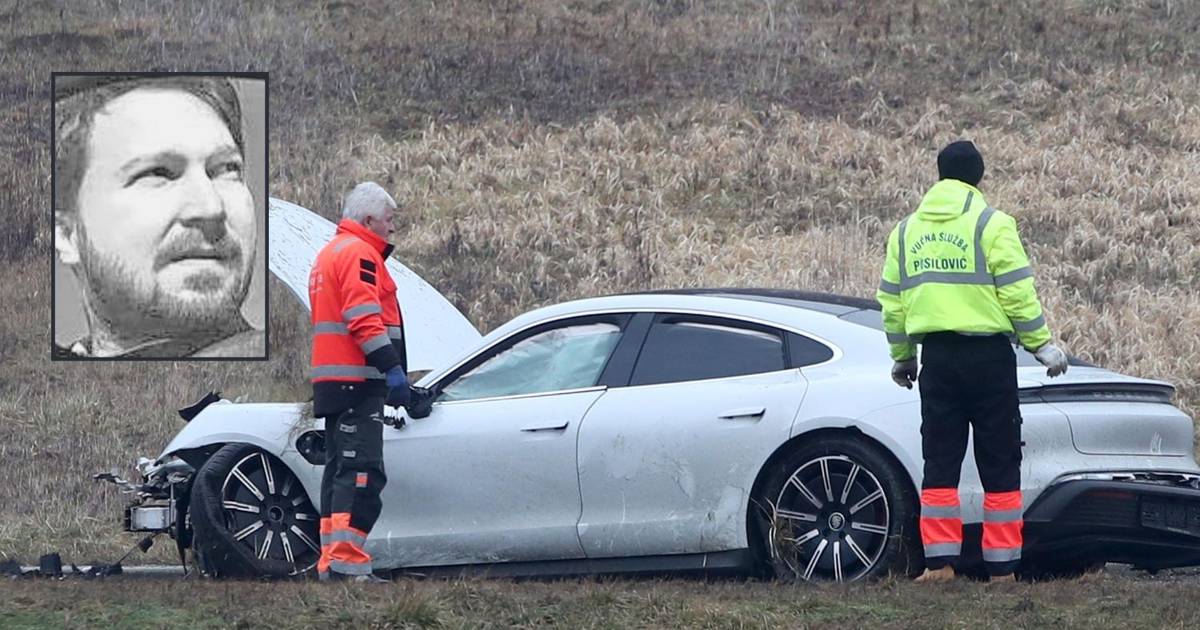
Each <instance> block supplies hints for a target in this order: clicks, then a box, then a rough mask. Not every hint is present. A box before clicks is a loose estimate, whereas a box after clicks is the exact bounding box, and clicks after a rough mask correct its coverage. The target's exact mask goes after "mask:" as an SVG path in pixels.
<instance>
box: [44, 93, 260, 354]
mask: <svg viewBox="0 0 1200 630" xmlns="http://www.w3.org/2000/svg"><path fill="white" fill-rule="evenodd" d="M52 84H53V89H52V92H53V96H52V98H53V114H52V120H53V125H54V145H53V146H54V151H53V159H54V168H53V170H54V178H53V182H54V184H53V215H54V216H53V221H54V250H55V254H54V255H55V262H54V275H53V282H54V298H53V299H54V325H53V332H54V338H53V350H52V358H54V359H192V358H205V359H265V358H266V355H267V343H266V322H267V313H266V308H267V300H266V273H267V268H266V256H265V254H266V252H265V249H266V246H267V235H266V220H265V215H266V211H265V208H266V200H267V191H266V170H267V141H266V129H267V123H266V117H267V100H266V94H267V75H266V74H265V73H255V74H229V75H217V74H161V73H159V74H132V75H114V74H94V73H90V74H69V73H55V74H54V75H53V77H52Z"/></svg>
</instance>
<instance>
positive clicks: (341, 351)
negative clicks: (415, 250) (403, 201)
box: [308, 219, 407, 417]
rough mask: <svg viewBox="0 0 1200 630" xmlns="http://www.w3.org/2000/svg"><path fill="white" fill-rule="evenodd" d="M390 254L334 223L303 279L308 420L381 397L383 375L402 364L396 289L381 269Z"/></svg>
mask: <svg viewBox="0 0 1200 630" xmlns="http://www.w3.org/2000/svg"><path fill="white" fill-rule="evenodd" d="M391 251H392V245H389V244H388V243H387V241H385V240H383V238H381V237H380V236H379V235H378V234H375V233H374V232H372V231H371V230H368V229H367V228H366V227H364V226H363V225H362V224H361V223H358V222H357V221H353V220H350V219H342V221H341V223H338V226H337V234H336V235H334V237H333V239H332V240H330V241H329V243H328V244H327V245H325V247H324V248H323V249H321V251H320V253H318V254H317V260H316V263H314V264H313V268H312V271H311V272H310V273H309V277H308V298H309V304H310V305H311V307H312V324H313V346H312V372H311V374H312V383H313V415H314V416H318V417H321V416H330V415H335V414H338V413H341V412H343V411H345V410H346V409H348V408H350V407H352V406H354V405H355V404H356V403H357V401H359V400H361V399H362V398H363V397H364V396H367V395H372V396H385V395H387V381H386V373H387V371H388V370H390V369H391V368H393V367H396V366H400V367H401V369H403V368H404V366H405V365H406V364H407V361H406V360H405V351H404V327H403V320H402V318H401V315H400V303H399V302H398V301H397V300H396V283H395V282H393V281H392V277H391V275H389V274H388V270H387V265H385V264H384V261H385V260H386V259H387V257H388V255H389V254H390V253H391Z"/></svg>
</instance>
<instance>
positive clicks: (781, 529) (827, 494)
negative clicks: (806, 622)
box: [752, 436, 921, 582]
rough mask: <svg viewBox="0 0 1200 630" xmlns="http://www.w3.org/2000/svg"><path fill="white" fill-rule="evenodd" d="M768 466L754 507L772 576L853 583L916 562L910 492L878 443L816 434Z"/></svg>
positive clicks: (913, 504) (915, 567)
mask: <svg viewBox="0 0 1200 630" xmlns="http://www.w3.org/2000/svg"><path fill="white" fill-rule="evenodd" d="M771 466H772V468H771V469H770V470H768V471H767V478H766V480H765V482H764V483H763V484H762V486H761V488H760V490H759V492H758V493H757V494H756V497H755V499H756V501H755V505H753V506H752V509H753V511H754V513H755V519H754V523H755V525H756V526H757V530H758V534H759V540H760V541H762V545H763V546H764V547H765V549H764V553H763V554H762V555H763V556H764V558H765V559H766V561H767V563H768V564H769V565H770V568H771V569H772V571H773V573H774V574H775V576H776V577H777V578H779V579H784V580H803V581H836V582H851V581H856V580H862V579H866V578H871V577H875V576H880V575H886V574H887V573H889V572H896V573H904V574H911V573H914V572H915V571H917V570H918V569H919V567H920V564H921V550H920V545H919V543H920V541H919V538H918V535H917V512H916V505H917V501H916V496H915V492H914V491H913V490H912V484H911V482H909V480H908V477H907V475H905V474H904V471H903V470H901V469H900V467H899V465H897V464H896V463H895V462H894V461H893V460H892V459H891V458H890V457H888V456H887V455H885V454H884V453H882V452H880V450H879V449H877V448H875V447H874V446H872V445H870V444H867V443H865V442H864V441H862V440H859V439H854V438H852V437H849V436H830V437H821V438H815V439H814V440H812V441H811V442H809V443H805V444H802V445H801V446H799V447H798V448H796V449H794V450H793V451H792V452H790V453H788V454H787V455H785V456H784V457H782V458H780V459H778V460H776V461H775V462H774V463H773V464H772V465H771Z"/></svg>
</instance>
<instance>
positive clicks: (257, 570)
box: [190, 444, 321, 577]
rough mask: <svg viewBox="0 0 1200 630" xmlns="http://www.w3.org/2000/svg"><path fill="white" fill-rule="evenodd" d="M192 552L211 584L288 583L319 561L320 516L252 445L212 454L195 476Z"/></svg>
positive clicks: (287, 472) (291, 477) (292, 480)
mask: <svg viewBox="0 0 1200 630" xmlns="http://www.w3.org/2000/svg"><path fill="white" fill-rule="evenodd" d="M190 513H191V517H192V529H193V531H194V536H193V540H192V549H193V551H194V553H195V556H196V560H197V562H198V564H199V565H200V568H201V570H202V571H204V572H205V573H206V574H208V575H210V576H213V577H287V576H291V575H299V574H301V573H304V572H305V571H307V570H309V569H311V568H312V567H313V566H314V565H315V564H316V562H317V558H318V557H319V556H320V552H321V548H320V545H319V544H318V542H317V541H318V540H319V539H320V535H319V533H318V527H319V525H320V516H319V515H318V513H317V510H316V509H315V508H314V507H313V504H312V501H310V500H309V498H308V494H307V493H306V492H305V491H304V487H303V485H301V483H300V480H299V479H298V478H297V477H296V475H295V474H293V473H292V471H291V469H289V468H288V467H287V466H285V465H283V463H282V462H280V461H279V460H278V459H276V458H275V457H274V456H272V455H271V454H269V453H267V452H265V451H263V450H261V449H259V448H258V447H255V446H251V445H249V444H230V445H227V446H224V447H222V448H221V450H219V451H217V452H216V453H215V454H213V456H212V457H211V458H209V460H208V461H207V462H205V463H204V465H203V466H201V467H200V470H199V471H197V473H196V480H195V482H194V483H193V486H192V494H191V505H190Z"/></svg>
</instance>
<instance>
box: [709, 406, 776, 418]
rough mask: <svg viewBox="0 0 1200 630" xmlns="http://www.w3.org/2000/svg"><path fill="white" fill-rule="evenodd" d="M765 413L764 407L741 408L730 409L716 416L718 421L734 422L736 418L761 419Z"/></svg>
mask: <svg viewBox="0 0 1200 630" xmlns="http://www.w3.org/2000/svg"><path fill="white" fill-rule="evenodd" d="M765 413H767V408H766V407H743V408H741V409H730V410H729V411H726V412H725V413H723V414H721V415H719V416H717V418H718V419H720V420H734V419H736V418H761V417H763V414H765Z"/></svg>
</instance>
